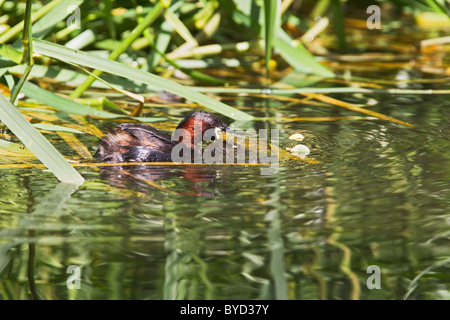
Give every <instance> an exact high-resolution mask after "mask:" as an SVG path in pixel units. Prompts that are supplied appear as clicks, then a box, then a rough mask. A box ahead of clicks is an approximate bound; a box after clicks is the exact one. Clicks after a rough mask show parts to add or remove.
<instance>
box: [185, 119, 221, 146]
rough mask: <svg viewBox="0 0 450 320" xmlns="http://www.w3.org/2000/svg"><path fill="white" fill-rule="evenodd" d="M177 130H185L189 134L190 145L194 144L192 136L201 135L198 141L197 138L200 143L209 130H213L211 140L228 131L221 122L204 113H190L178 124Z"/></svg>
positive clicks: (186, 140)
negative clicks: (213, 134)
mask: <svg viewBox="0 0 450 320" xmlns="http://www.w3.org/2000/svg"><path fill="white" fill-rule="evenodd" d="M177 129H185V130H187V131H188V132H189V134H190V137H191V140H190V142H191V144H193V143H194V135H195V134H197V133H201V135H202V136H201V137H200V139H199V138H197V139H199V140H200V141H201V140H202V137H203V135H204V134H205V132H206V131H207V130H209V129H214V133H215V137H214V136H212V138H213V139H212V140H214V138H215V139H217V138H218V135H219V134H220V132H221V131H229V128H228V126H227V125H226V124H225V123H223V122H222V120H220V119H219V118H217V117H216V116H214V115H212V114H211V113H209V112H206V111H194V112H192V113H191V114H190V115H188V116H187V117H186V118H184V119H183V120H182V121H181V122H180V123H179V124H178V126H177ZM183 141H184V142H185V143H187V142H188V141H189V140H188V139H183Z"/></svg>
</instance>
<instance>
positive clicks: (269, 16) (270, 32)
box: [264, 0, 280, 76]
mask: <svg viewBox="0 0 450 320" xmlns="http://www.w3.org/2000/svg"><path fill="white" fill-rule="evenodd" d="M279 5H280V1H279V0H264V39H265V46H264V48H265V60H266V74H267V76H269V71H270V70H269V69H270V58H271V55H272V48H273V37H274V36H275V35H277V31H278V22H279V21H280V19H279V15H280V10H279V7H280V6H279Z"/></svg>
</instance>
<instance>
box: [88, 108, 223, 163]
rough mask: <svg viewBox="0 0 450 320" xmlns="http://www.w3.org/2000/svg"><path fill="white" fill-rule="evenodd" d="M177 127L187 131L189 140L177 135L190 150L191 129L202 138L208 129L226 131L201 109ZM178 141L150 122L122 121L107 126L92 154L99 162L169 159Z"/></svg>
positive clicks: (170, 159) (216, 119)
mask: <svg viewBox="0 0 450 320" xmlns="http://www.w3.org/2000/svg"><path fill="white" fill-rule="evenodd" d="M200 125H201V127H200V128H199V126H200ZM177 129H185V130H186V131H185V132H186V133H187V134H189V137H190V139H189V138H185V137H183V135H181V137H182V138H183V139H182V141H181V143H184V144H185V145H186V146H187V147H188V148H191V149H193V147H194V129H195V132H197V130H200V131H199V132H201V134H202V137H203V134H204V133H205V131H206V130H208V129H220V130H223V131H228V130H229V128H228V126H227V125H226V124H225V123H223V122H222V121H221V120H219V119H218V118H217V117H215V116H213V115H212V114H210V113H209V112H205V111H194V112H193V113H191V114H190V115H188V116H187V117H186V118H184V119H183V120H182V121H181V122H180V123H179V124H178V126H177ZM182 132H183V131H182ZM200 139H201V138H200ZM178 143H179V142H178V141H172V139H171V137H170V135H168V134H167V133H165V132H162V131H160V130H158V129H156V128H154V127H152V126H150V125H147V124H140V123H124V124H120V125H118V126H117V127H115V128H114V129H109V133H108V134H107V135H106V137H104V138H103V139H102V140H101V141H100V145H99V147H98V151H97V153H96V155H95V157H96V159H97V160H98V161H100V162H113V163H118V162H171V161H172V149H173V148H174V146H176V145H177V144H178Z"/></svg>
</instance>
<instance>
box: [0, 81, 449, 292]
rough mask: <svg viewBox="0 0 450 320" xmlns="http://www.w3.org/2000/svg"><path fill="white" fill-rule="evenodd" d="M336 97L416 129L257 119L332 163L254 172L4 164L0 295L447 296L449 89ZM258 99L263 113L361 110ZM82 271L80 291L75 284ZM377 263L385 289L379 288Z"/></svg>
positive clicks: (260, 124) (352, 122) (249, 169)
mask: <svg viewBox="0 0 450 320" xmlns="http://www.w3.org/2000/svg"><path fill="white" fill-rule="evenodd" d="M436 88H438V87H437V86H436ZM335 97H336V98H338V99H343V100H346V101H349V102H354V103H361V104H364V103H366V101H367V99H368V98H373V99H375V100H377V101H378V104H376V105H375V106H373V107H371V109H372V110H374V111H378V112H381V113H383V114H387V115H391V116H393V117H396V118H399V119H401V120H404V121H408V122H409V123H412V124H414V125H415V126H416V128H408V127H404V126H401V125H396V124H392V123H389V122H386V121H381V120H370V121H369V120H341V121H334V122H292V123H277V121H271V122H253V123H248V124H246V126H247V127H246V128H248V127H253V128H257V129H258V128H278V129H280V133H281V141H280V144H281V145H282V146H283V147H288V146H293V145H295V143H294V142H293V141H291V140H288V139H287V137H288V136H289V135H290V134H292V133H302V134H303V135H304V136H305V137H306V139H305V140H304V141H303V142H302V143H303V144H305V145H308V146H309V147H310V149H311V151H312V153H311V154H310V156H311V157H312V158H315V159H318V160H321V161H322V163H321V164H306V163H291V162H289V163H287V164H283V165H282V166H280V168H279V171H278V173H277V174H276V175H268V176H263V175H261V174H260V168H258V167H231V166H228V167H211V166H209V167H204V166H200V167H183V166H180V167H154V168H152V169H151V170H150V171H149V170H143V169H142V168H134V169H132V170H131V171H130V170H128V171H126V170H124V171H111V170H109V171H102V172H100V171H99V170H97V169H95V168H78V170H79V171H80V173H81V174H82V175H83V176H84V177H85V178H86V180H87V181H86V183H85V184H84V185H83V186H81V187H80V188H79V189H78V190H72V189H71V187H70V186H64V185H57V184H56V183H57V181H56V180H55V178H54V177H53V176H52V175H51V174H50V173H48V172H45V171H42V170H40V169H20V170H12V169H8V170H1V171H0V185H1V186H2V189H1V190H2V191H1V196H0V298H1V299H33V298H40V299H402V298H408V299H449V298H450V292H449V290H450V273H449V271H450V249H449V248H450V241H449V235H450V215H449V212H450V153H449V147H450V141H449V135H448V132H449V130H450V113H449V110H448V97H447V96H428V95H427V96H425V95H422V96H400V95H398V96H370V95H367V96H361V95H358V96H353V95H349V94H347V95H335ZM249 103H251V105H252V106H254V107H256V110H259V111H255V112H254V115H256V116H271V117H276V116H283V115H297V116H353V115H357V114H355V113H353V112H351V111H345V110H340V109H338V108H337V107H310V106H307V105H292V104H291V105H289V106H287V104H286V103H282V102H277V101H269V102H268V101H267V100H254V101H251V102H249V101H246V102H245V104H246V105H248V104H249ZM92 146H93V144H92ZM147 169H148V168H147ZM130 173H131V174H133V175H134V176H138V177H140V178H146V179H147V180H150V181H153V183H157V184H158V185H159V186H162V187H163V188H159V189H158V188H155V187H154V186H152V185H151V184H145V183H139V182H137V180H135V179H134V180H133V178H130ZM72 192H73V193H72ZM71 265H75V266H78V267H80V269H79V270H80V277H81V282H80V289H68V287H67V280H68V278H69V276H71V274H70V273H67V268H68V267H69V266H71ZM371 265H375V266H378V267H379V268H380V269H379V270H380V272H381V273H380V276H379V280H380V282H381V288H380V289H376V288H372V289H369V288H368V286H367V280H368V278H369V277H370V276H371V275H372V273H371V272H369V273H368V272H367V270H368V267H369V266H371ZM369 280H370V281H369V282H370V283H372V284H373V283H375V282H374V281H375V280H374V279H373V278H371V279H369ZM71 283H75V282H71Z"/></svg>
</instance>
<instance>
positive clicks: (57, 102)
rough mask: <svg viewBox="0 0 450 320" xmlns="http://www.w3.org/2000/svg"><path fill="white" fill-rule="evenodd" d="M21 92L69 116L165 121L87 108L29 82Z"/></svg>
mask: <svg viewBox="0 0 450 320" xmlns="http://www.w3.org/2000/svg"><path fill="white" fill-rule="evenodd" d="M22 92H23V93H25V95H27V96H28V97H30V98H33V99H36V100H38V101H40V102H42V103H45V104H46V105H49V106H51V107H53V108H55V109H58V110H61V111H63V112H67V113H70V114H79V115H85V116H94V117H101V118H106V119H115V118H130V119H134V120H138V121H142V122H157V121H164V120H167V119H166V118H142V117H130V116H126V115H123V114H121V115H119V114H115V113H110V112H106V111H102V110H97V109H94V108H90V107H87V106H85V105H82V104H81V103H78V102H76V101H73V100H70V99H67V98H64V97H62V96H59V95H57V94H55V93H53V92H50V91H47V90H44V89H41V88H39V87H38V86H37V85H35V84H32V83H30V82H25V84H24V86H23V89H22Z"/></svg>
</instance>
